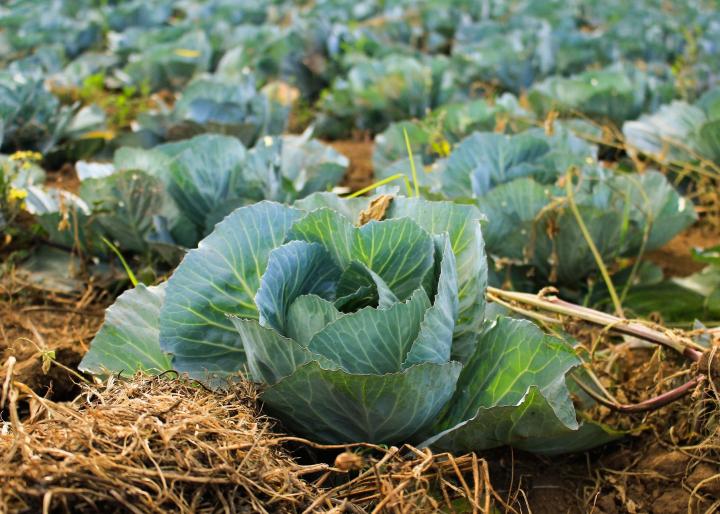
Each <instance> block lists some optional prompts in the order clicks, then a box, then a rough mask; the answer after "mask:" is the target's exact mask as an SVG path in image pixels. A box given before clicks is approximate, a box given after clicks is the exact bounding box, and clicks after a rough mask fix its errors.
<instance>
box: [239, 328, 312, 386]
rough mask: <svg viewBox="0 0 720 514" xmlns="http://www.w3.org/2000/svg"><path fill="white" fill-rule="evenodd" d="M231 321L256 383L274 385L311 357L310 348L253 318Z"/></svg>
mask: <svg viewBox="0 0 720 514" xmlns="http://www.w3.org/2000/svg"><path fill="white" fill-rule="evenodd" d="M229 319H230V321H231V322H232V324H233V325H234V326H235V329H236V330H237V331H238V333H239V334H240V340H241V341H242V344H243V347H244V348H245V357H246V359H247V367H248V369H249V371H250V376H251V377H252V379H253V380H254V381H256V382H261V383H264V384H274V383H276V382H277V381H278V380H280V379H281V378H283V377H286V376H288V375H290V374H291V373H292V372H294V371H295V370H296V369H297V368H298V367H300V366H302V365H303V364H305V363H306V362H308V361H309V360H311V358H312V354H311V353H310V352H309V351H307V349H305V348H303V347H302V346H300V345H299V344H298V343H296V342H295V341H293V340H292V339H288V338H287V337H284V336H282V335H281V334H279V333H278V332H277V331H275V330H273V329H271V328H265V327H262V326H260V324H259V323H258V322H257V321H256V320H254V319H241V318H238V317H236V316H229Z"/></svg>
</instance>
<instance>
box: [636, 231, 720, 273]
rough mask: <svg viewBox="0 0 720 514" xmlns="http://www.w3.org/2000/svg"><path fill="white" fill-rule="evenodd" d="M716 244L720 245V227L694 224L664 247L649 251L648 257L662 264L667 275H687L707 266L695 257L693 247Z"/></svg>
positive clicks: (656, 263)
mask: <svg viewBox="0 0 720 514" xmlns="http://www.w3.org/2000/svg"><path fill="white" fill-rule="evenodd" d="M716 245H720V229H718V228H717V227H713V226H710V225H707V224H706V225H700V226H694V227H690V228H689V229H688V230H686V231H684V232H681V233H680V234H678V235H677V236H676V237H675V238H674V239H672V240H671V241H670V242H669V243H667V244H666V245H665V246H663V247H662V248H660V249H658V250H654V251H652V252H649V253H648V254H647V255H646V258H647V259H648V260H649V261H651V262H652V263H653V264H655V265H657V266H660V268H662V270H663V272H664V273H665V276H667V277H686V276H688V275H692V274H693V273H696V272H698V271H700V270H701V269H702V268H704V267H705V266H706V265H705V264H703V263H701V262H697V261H696V260H695V259H693V256H692V251H693V249H698V248H710V247H713V246H716Z"/></svg>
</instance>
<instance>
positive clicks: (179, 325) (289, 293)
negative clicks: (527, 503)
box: [80, 193, 618, 453]
mask: <svg viewBox="0 0 720 514" xmlns="http://www.w3.org/2000/svg"><path fill="white" fill-rule="evenodd" d="M366 202H367V201H366V200H364V199H356V200H342V199H339V198H338V197H337V196H334V195H332V194H328V193H323V194H316V195H312V196H310V197H308V198H306V199H305V200H302V201H300V202H298V203H297V204H296V205H295V206H294V207H289V206H285V205H282V204H278V203H273V202H260V203H257V204H254V205H250V206H247V207H242V208H240V209H238V210H236V211H234V212H233V213H232V214H231V215H230V216H228V217H227V218H226V219H225V220H223V221H222V222H221V223H220V224H218V225H217V227H216V229H215V231H214V232H213V233H212V234H210V235H209V236H208V237H207V238H206V239H204V240H203V241H202V242H201V243H200V245H199V246H198V248H197V249H195V250H192V251H190V252H189V253H188V254H187V255H186V257H185V258H184V260H183V262H182V263H181V264H180V265H179V267H178V268H177V269H176V271H175V272H174V273H173V275H172V276H171V277H170V279H169V280H168V281H167V282H166V283H163V284H161V285H159V286H153V287H145V286H138V287H137V288H136V289H133V290H130V291H128V292H126V293H124V294H123V295H122V296H121V297H120V298H119V299H118V301H117V303H116V304H115V305H114V306H112V307H111V308H110V309H109V310H108V314H107V318H106V322H105V325H104V326H103V328H102V330H101V331H100V333H99V334H98V335H97V337H96V338H95V340H94V341H93V343H92V347H91V350H90V351H89V352H88V354H87V355H86V356H85V358H84V360H83V362H82V363H81V365H80V367H81V369H83V370H85V371H88V372H92V373H98V374H106V373H109V372H116V373H117V372H125V373H131V372H133V371H134V370H137V369H142V370H146V371H150V372H155V373H157V372H161V371H164V370H165V369H167V368H168V367H170V366H172V368H173V369H175V370H177V371H179V372H182V373H187V374H189V375H190V376H191V377H194V378H197V379H200V380H203V381H205V382H206V383H208V384H210V385H213V386H222V385H223V384H226V383H227V382H226V381H227V380H228V379H230V378H233V377H237V376H239V375H245V376H247V377H249V378H250V379H252V380H253V381H255V382H257V383H258V384H259V385H260V387H261V395H262V401H263V403H264V405H265V406H266V408H267V409H268V411H269V412H270V413H272V414H274V415H275V416H277V417H279V418H280V419H281V420H282V421H283V422H284V423H285V425H286V426H287V427H288V428H290V429H291V430H293V431H295V432H297V433H299V434H303V435H306V436H308V437H311V438H313V439H315V440H319V441H326V442H352V441H371V442H375V443H400V442H403V441H414V442H421V441H423V440H424V441H426V444H434V445H436V446H438V447H442V448H448V449H453V450H461V449H466V448H474V449H481V448H489V447H493V446H498V445H503V444H513V445H515V446H517V447H519V448H525V449H529V450H533V451H537V452H541V453H557V452H561V451H567V450H575V449H580V448H585V447H589V446H594V445H597V444H600V443H602V442H604V441H607V440H610V439H612V438H614V437H616V436H617V435H618V434H617V433H615V432H613V431H612V430H610V429H607V428H605V427H602V426H600V425H597V424H594V423H591V422H585V423H583V422H580V421H579V420H578V417H577V413H576V412H575V409H574V406H573V402H572V400H571V396H570V390H569V389H568V383H566V380H567V375H568V374H569V373H570V372H571V371H572V370H573V369H574V368H577V367H578V366H580V360H579V359H578V357H577V356H576V355H575V352H574V350H573V349H572V347H571V346H570V345H568V344H567V343H566V342H564V341H562V340H560V339H556V338H554V337H550V336H546V335H544V334H543V333H542V332H541V331H540V330H539V329H538V328H537V327H535V326H534V325H533V324H531V323H529V322H527V321H521V320H514V319H509V318H499V319H494V320H493V319H488V320H487V321H484V318H485V314H484V313H485V300H484V292H485V286H486V278H487V277H486V273H487V266H486V260H485V255H484V248H483V246H484V245H483V239H482V234H481V228H480V223H479V222H480V219H481V215H480V213H479V211H478V210H477V209H476V208H475V207H473V206H470V205H459V204H453V203H450V202H430V201H426V200H423V199H420V198H403V197H398V198H394V199H393V200H392V202H391V204H390V206H389V208H388V209H387V211H386V212H385V213H384V219H382V220H377V219H372V220H371V221H369V222H367V223H364V224H362V222H363V221H366V219H367V216H366V214H367V213H368V211H365V210H363V208H364V207H366V206H367V203H366ZM370 211H371V212H372V211H373V210H372V209H370ZM381 217H382V213H381V215H377V213H376V216H375V218H381Z"/></svg>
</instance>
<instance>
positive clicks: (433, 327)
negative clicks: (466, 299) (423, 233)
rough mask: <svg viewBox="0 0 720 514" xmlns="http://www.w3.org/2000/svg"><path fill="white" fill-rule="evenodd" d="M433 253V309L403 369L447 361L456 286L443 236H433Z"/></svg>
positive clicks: (447, 242)
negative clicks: (435, 263) (435, 269)
mask: <svg viewBox="0 0 720 514" xmlns="http://www.w3.org/2000/svg"><path fill="white" fill-rule="evenodd" d="M435 245H436V249H435V252H436V253H437V255H438V257H437V260H438V261H439V262H440V272H439V274H438V277H437V293H436V294H435V298H434V300H433V305H432V307H430V308H429V309H428V310H426V311H425V317H424V319H423V321H422V325H421V327H420V332H419V333H418V337H417V339H416V340H415V342H414V343H413V345H412V348H411V349H410V351H409V352H408V355H407V358H406V359H405V362H404V363H403V367H408V366H411V365H413V364H417V363H420V362H435V363H438V364H442V363H443V362H447V361H449V360H450V354H451V351H452V342H453V331H454V329H455V320H456V319H457V316H458V298H457V295H458V285H457V274H456V271H455V255H454V254H453V252H452V247H451V246H450V238H449V237H448V236H447V235H442V236H436V238H435Z"/></svg>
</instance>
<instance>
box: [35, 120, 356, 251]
mask: <svg viewBox="0 0 720 514" xmlns="http://www.w3.org/2000/svg"><path fill="white" fill-rule="evenodd" d="M347 167H348V160H347V158H346V157H345V156H343V155H341V154H340V153H338V152H336V151H335V150H333V149H332V148H330V147H328V146H325V145H324V144H322V143H320V142H319V141H317V140H314V139H311V138H310V134H309V133H307V134H304V135H301V136H277V137H270V136H267V137H265V138H264V139H263V140H262V141H261V142H260V144H259V145H258V146H256V147H255V148H251V149H250V150H247V149H246V148H245V147H244V146H243V145H242V143H240V141H238V140H237V139H235V138H233V137H228V136H221V135H214V134H205V135H200V136H196V137H194V138H191V139H188V140H184V141H180V142H176V143H168V144H164V145H159V146H157V147H155V148H153V149H152V150H142V149H137V148H129V147H124V148H120V149H119V150H118V151H117V152H116V153H115V157H114V162H113V163H86V162H83V161H80V162H79V163H78V165H77V170H78V175H79V176H80V179H81V184H80V191H79V195H74V194H72V193H70V192H67V191H60V190H57V189H53V188H48V189H45V190H44V189H42V188H40V187H33V188H32V189H31V190H30V191H29V193H30V194H29V196H28V200H27V205H28V208H29V210H30V211H31V212H32V213H33V214H34V215H35V216H36V218H37V219H38V221H39V223H40V224H41V225H42V226H43V228H44V229H45V230H46V232H47V233H48V235H49V237H50V239H51V240H52V241H53V242H55V243H58V244H61V245H64V246H68V247H72V246H76V245H77V244H79V245H80V247H81V248H82V249H83V250H84V251H87V252H91V253H95V254H98V253H100V254H104V253H106V246H105V244H104V243H102V241H101V236H102V237H105V238H107V239H109V240H110V241H113V242H114V243H115V244H116V245H117V246H118V247H119V248H120V249H121V250H123V251H131V252H136V253H141V254H147V253H148V252H150V251H153V250H154V251H156V252H159V253H160V254H161V255H162V256H164V257H165V258H166V260H169V261H170V262H173V261H174V260H175V259H177V255H178V253H182V249H184V248H192V247H193V246H195V245H196V244H197V242H198V241H199V240H200V239H201V238H202V237H204V236H205V235H207V234H209V233H210V232H211V231H212V230H213V227H214V226H215V224H216V223H217V222H219V221H221V220H222V219H223V218H224V217H225V216H226V215H227V214H229V213H230V212H232V211H233V210H234V209H235V208H237V207H239V206H242V205H246V204H249V203H252V202H257V201H260V200H264V199H270V200H276V201H279V202H292V201H295V200H297V199H298V198H302V197H305V196H307V195H309V194H311V193H314V192H316V191H325V190H328V189H330V188H332V187H334V186H336V185H337V184H338V183H339V182H340V180H341V179H342V177H343V175H344V174H345V171H346V170H347ZM63 219H64V220H66V222H65V223H60V221H61V220H63ZM58 227H60V228H58Z"/></svg>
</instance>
